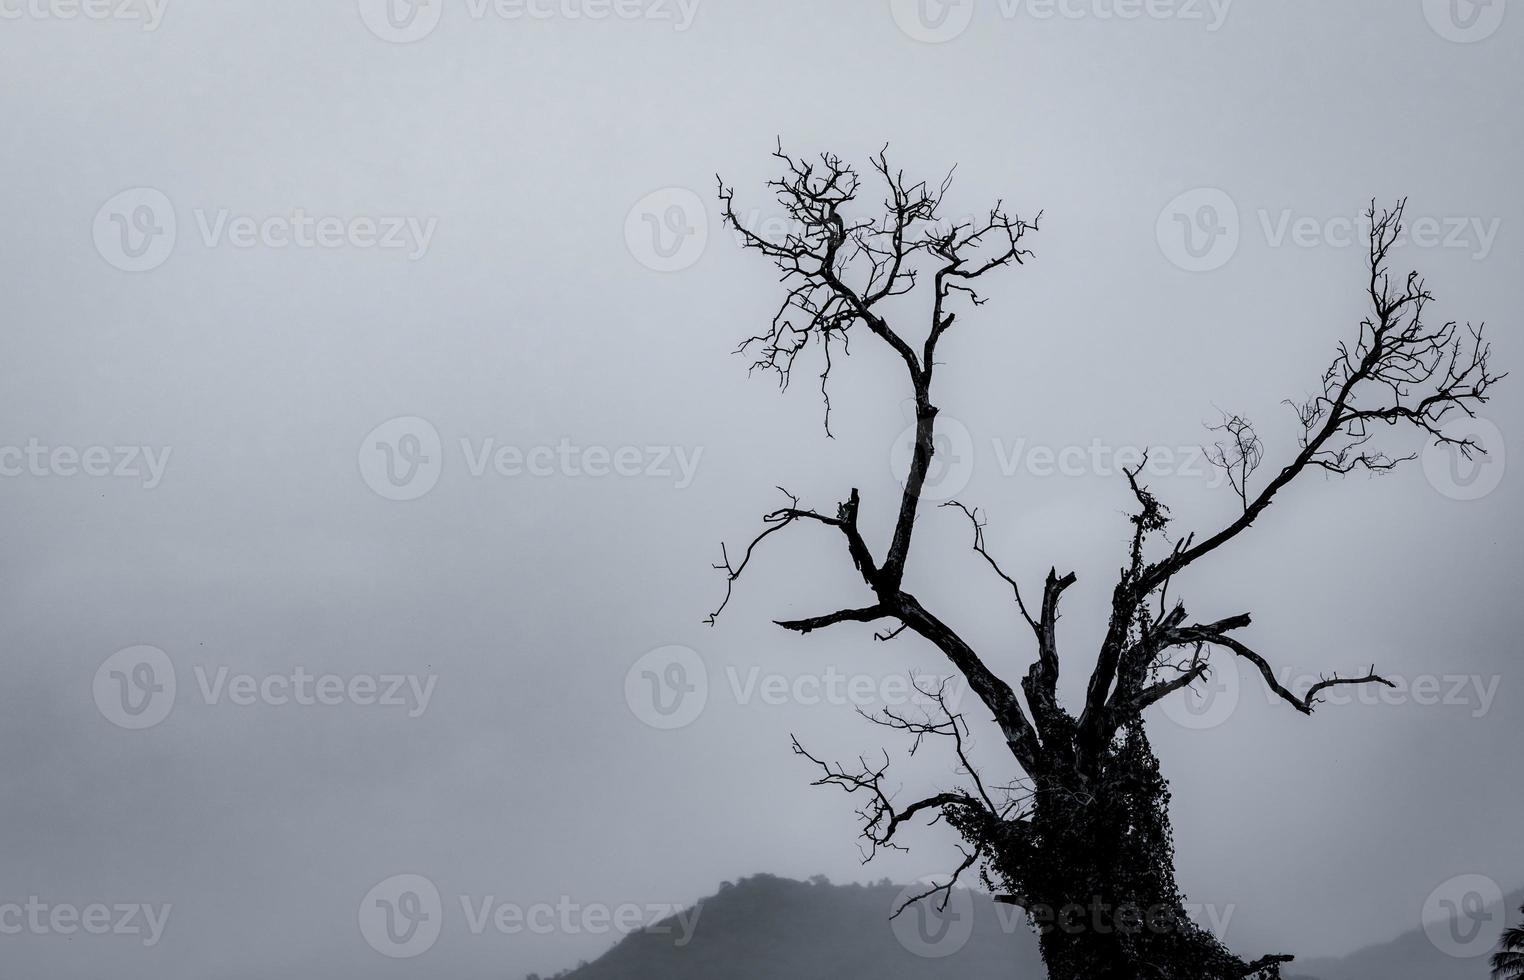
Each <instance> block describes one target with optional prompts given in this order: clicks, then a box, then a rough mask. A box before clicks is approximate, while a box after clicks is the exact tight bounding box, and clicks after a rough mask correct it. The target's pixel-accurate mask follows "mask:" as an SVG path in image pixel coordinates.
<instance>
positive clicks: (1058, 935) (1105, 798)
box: [986, 724, 1278, 980]
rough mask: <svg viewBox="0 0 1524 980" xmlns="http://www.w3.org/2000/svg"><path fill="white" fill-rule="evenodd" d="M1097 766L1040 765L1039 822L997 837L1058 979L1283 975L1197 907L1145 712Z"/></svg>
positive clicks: (996, 847) (1016, 892)
mask: <svg viewBox="0 0 1524 980" xmlns="http://www.w3.org/2000/svg"><path fill="white" fill-rule="evenodd" d="M1089 768H1090V769H1091V771H1089V772H1081V771H1079V770H1078V769H1077V768H1067V769H1059V770H1057V771H1050V772H1047V773H1042V774H1038V775H1035V776H1034V783H1035V789H1036V794H1035V800H1034V810H1033V813H1032V816H1031V824H1030V831H1031V832H1030V833H1027V834H1023V835H1021V836H1020V837H1013V836H1011V835H1009V834H1005V835H1003V838H1002V839H997V840H993V841H992V840H990V839H989V838H986V844H987V845H989V850H990V851H992V852H993V853H994V855H995V861H994V865H995V871H996V874H997V876H998V877H1000V878H1003V879H1005V884H1006V885H1008V886H1009V887H1010V888H1011V890H1012V892H1013V897H1014V899H1015V900H1016V901H1017V902H1018V904H1020V905H1022V906H1024V907H1025V909H1026V911H1027V914H1028V917H1029V919H1030V920H1031V922H1032V925H1033V926H1034V928H1036V929H1037V931H1038V935H1039V937H1040V944H1041V950H1042V956H1043V962H1044V963H1045V964H1046V965H1047V968H1048V978H1049V980H1161V978H1162V980H1242V978H1245V977H1249V976H1264V977H1275V976H1278V973H1277V965H1276V964H1270V965H1268V966H1266V967H1264V968H1263V969H1260V970H1255V969H1253V968H1251V967H1250V966H1249V964H1247V963H1245V962H1244V961H1243V960H1241V959H1239V958H1237V957H1235V956H1234V955H1233V954H1232V953H1231V952H1229V951H1228V949H1227V947H1226V946H1224V945H1223V944H1222V943H1221V942H1220V941H1219V940H1218V939H1217V938H1216V937H1214V936H1213V935H1211V934H1210V933H1209V932H1207V931H1206V930H1204V929H1202V928H1201V927H1200V926H1198V925H1197V924H1196V923H1195V922H1193V921H1192V920H1191V919H1190V918H1188V917H1187V915H1186V911H1185V901H1184V897H1183V896H1182V895H1181V894H1180V890H1179V888H1178V887H1177V886H1176V884H1175V875H1174V860H1173V858H1174V848H1173V844H1172V841H1171V835H1170V827H1169V816H1168V804H1169V788H1168V786H1167V784H1166V783H1165V781H1164V779H1163V777H1162V776H1161V775H1160V774H1159V769H1158V763H1157V761H1156V760H1155V758H1154V754H1153V750H1152V749H1151V748H1150V746H1149V744H1148V740H1147V738H1146V736H1145V735H1144V733H1143V730H1142V726H1141V724H1134V725H1132V726H1129V728H1128V729H1127V731H1126V732H1125V734H1124V735H1123V736H1121V737H1119V738H1118V740H1117V741H1116V742H1115V743H1113V744H1112V745H1111V746H1109V747H1108V748H1107V750H1106V751H1105V752H1104V753H1103V755H1102V758H1101V759H1100V760H1099V761H1098V762H1097V763H1095V765H1094V766H1093V767H1089ZM988 830H989V831H992V832H994V833H995V834H999V833H1000V831H999V830H998V829H997V828H995V827H990V828H988Z"/></svg>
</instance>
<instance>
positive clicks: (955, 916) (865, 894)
mask: <svg viewBox="0 0 1524 980" xmlns="http://www.w3.org/2000/svg"><path fill="white" fill-rule="evenodd" d="M922 887H923V886H922ZM916 890H917V886H901V885H894V884H890V883H889V882H888V881H883V882H880V883H878V884H874V885H857V884H850V885H833V884H831V883H829V882H828V881H826V880H825V879H824V878H820V877H817V878H815V879H812V880H811V881H808V882H802V881H794V880H792V879H788V878H779V877H775V876H773V875H767V874H759V875H756V876H754V877H751V878H745V879H742V880H741V881H739V882H736V883H734V884H732V883H730V882H726V883H725V884H724V885H722V886H721V887H720V890H719V892H718V893H716V894H715V895H713V896H711V897H709V898H707V899H704V900H703V901H702V902H701V903H700V905H701V908H700V910H699V916H698V919H697V920H696V921H692V923H691V924H692V929H691V935H690V934H689V933H688V930H685V929H683V928H682V927H681V925H680V923H679V922H678V921H677V920H676V919H670V920H667V921H665V922H661V923H657V924H656V925H655V926H653V927H650V928H648V929H644V930H641V931H639V932H635V933H631V934H630V935H628V936H626V937H625V938H624V939H623V940H621V941H620V942H619V944H618V945H616V946H615V947H614V948H613V949H611V950H609V951H608V952H607V953H605V954H604V955H603V956H602V957H600V958H599V959H597V960H596V961H594V962H592V963H588V964H585V965H582V966H579V967H578V968H576V969H575V970H570V971H564V972H562V973H560V974H557V975H556V978H555V980H850V978H855V977H874V978H875V980H921V978H940V977H950V976H955V977H958V978H960V980H1045V978H1046V976H1047V974H1046V971H1045V970H1044V969H1043V966H1042V960H1041V957H1040V956H1039V955H1038V951H1037V937H1036V936H1035V935H1034V934H1033V932H1032V930H1031V927H1030V926H1028V924H1027V921H1026V917H1025V916H1024V915H1023V914H1022V913H1021V912H1020V910H1018V909H1015V908H1012V907H1010V906H1005V905H997V904H996V903H994V902H993V901H992V900H991V899H990V897H989V896H988V895H985V894H982V893H979V892H972V891H965V890H959V891H958V892H957V893H956V896H955V897H954V899H953V900H952V901H951V902H950V903H949V906H948V911H947V912H946V913H944V914H943V915H942V916H937V915H935V914H932V915H930V916H929V917H924V916H926V913H923V912H920V911H918V910H917V909H915V908H912V909H909V910H907V911H906V912H905V913H904V915H903V916H901V917H900V919H899V920H896V923H891V922H890V921H889V916H890V913H891V912H892V911H893V910H894V909H896V908H898V907H899V905H900V903H901V902H903V901H904V898H905V896H906V895H907V894H913V893H914V892H915V891H916ZM1521 903H1524V890H1521V891H1519V892H1517V893H1515V894H1513V895H1511V896H1509V897H1507V898H1506V899H1505V900H1504V903H1503V904H1502V905H1491V906H1488V907H1486V908H1485V909H1484V910H1482V912H1481V916H1480V918H1481V920H1483V921H1484V922H1485V928H1486V930H1487V932H1488V934H1489V935H1490V936H1491V937H1493V939H1495V936H1496V934H1497V933H1500V932H1501V931H1502V929H1503V928H1504V927H1505V925H1512V924H1513V923H1515V922H1517V921H1518V918H1519V916H1518V911H1517V910H1518V908H1519V906H1520V904H1521ZM1447 928H1448V926H1446V925H1444V924H1441V925H1438V926H1433V925H1431V930H1432V931H1434V932H1435V933H1436V935H1441V936H1442V935H1443V933H1442V932H1441V931H1440V930H1444V929H1447ZM1466 934H1467V931H1466V930H1465V929H1462V930H1461V935H1466ZM684 937H686V941H683V940H684ZM1492 945H1493V940H1490V939H1486V938H1483V939H1481V940H1477V939H1475V938H1473V940H1472V942H1471V943H1470V944H1469V945H1468V946H1467V948H1466V950H1465V951H1466V952H1470V953H1477V954H1479V955H1471V956H1464V957H1462V956H1454V955H1451V954H1450V953H1447V952H1446V951H1445V950H1444V949H1442V948H1441V944H1440V943H1437V942H1435V940H1434V939H1432V938H1431V937H1430V933H1429V932H1428V931H1426V930H1425V929H1424V928H1423V927H1422V926H1419V927H1417V928H1414V929H1412V930H1410V931H1408V932H1405V933H1403V934H1402V935H1400V936H1398V937H1397V938H1396V939H1394V940H1392V941H1390V942H1386V943H1381V944H1378V945H1374V946H1370V947H1367V948H1365V949H1361V950H1359V951H1357V952H1355V953H1351V954H1350V955H1348V956H1344V957H1339V958H1334V959H1316V960H1312V959H1300V958H1299V959H1298V960H1297V961H1296V962H1294V963H1292V964H1290V968H1289V969H1288V970H1287V971H1286V976H1287V980H1488V978H1489V972H1488V968H1487V959H1488V957H1487V955H1485V954H1484V953H1482V952H1481V951H1482V950H1485V951H1486V952H1490V950H1491V948H1492ZM544 980H552V978H544Z"/></svg>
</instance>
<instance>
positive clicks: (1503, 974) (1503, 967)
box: [1492, 906, 1524, 980]
mask: <svg viewBox="0 0 1524 980" xmlns="http://www.w3.org/2000/svg"><path fill="white" fill-rule="evenodd" d="M1519 912H1520V913H1521V914H1524V906H1521V907H1520V908H1519ZM1492 976H1493V980H1521V978H1524V924H1520V925H1516V926H1514V927H1513V928H1512V929H1509V930H1507V931H1505V932H1504V933H1503V938H1502V939H1500V940H1498V951H1497V952H1496V953H1493V954H1492Z"/></svg>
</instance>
